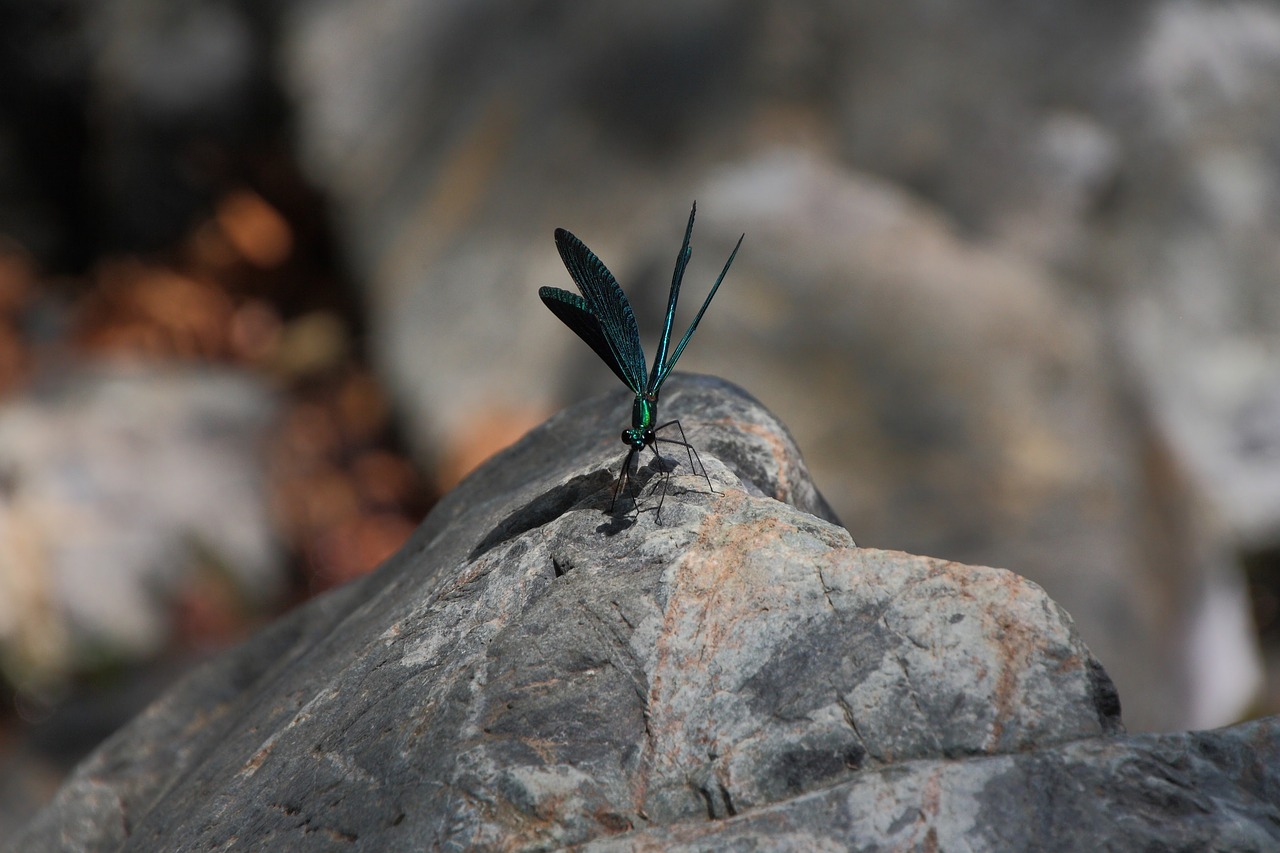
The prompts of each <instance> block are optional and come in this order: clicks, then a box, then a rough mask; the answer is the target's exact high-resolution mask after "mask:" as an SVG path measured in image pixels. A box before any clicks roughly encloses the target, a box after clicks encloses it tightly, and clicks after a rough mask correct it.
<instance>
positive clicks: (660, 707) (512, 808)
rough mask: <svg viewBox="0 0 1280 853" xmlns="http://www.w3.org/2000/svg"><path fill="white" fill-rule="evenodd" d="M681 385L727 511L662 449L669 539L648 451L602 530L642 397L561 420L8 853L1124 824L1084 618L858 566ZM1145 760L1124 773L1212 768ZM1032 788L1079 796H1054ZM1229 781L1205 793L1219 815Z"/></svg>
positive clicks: (1091, 829) (877, 564) (710, 400)
mask: <svg viewBox="0 0 1280 853" xmlns="http://www.w3.org/2000/svg"><path fill="white" fill-rule="evenodd" d="M667 388H668V390H669V393H668V394H667V395H666V396H665V397H664V400H663V405H664V413H665V414H667V415H669V416H678V417H680V418H681V419H682V421H683V423H684V427H685V430H686V431H687V433H688V436H689V439H690V440H691V441H692V442H693V443H694V444H695V445H696V446H697V447H698V449H699V451H700V453H701V456H702V459H703V460H704V461H705V462H706V463H707V470H708V474H709V476H710V478H711V480H712V482H713V483H714V484H715V493H714V494H713V493H711V492H710V491H708V490H707V488H706V481H705V480H704V479H702V477H700V476H696V475H693V474H692V472H690V470H689V469H688V467H687V464H683V460H682V459H681V458H680V457H678V456H672V457H671V459H670V461H671V462H674V463H675V466H674V471H673V472H672V473H671V478H670V480H669V481H667V482H666V484H665V485H666V489H667V491H666V494H665V497H662V498H661V499H662V508H661V516H660V518H659V516H658V513H657V503H658V500H659V498H660V497H661V495H662V491H661V490H662V488H663V478H664V477H665V476H666V473H665V472H664V471H662V470H660V469H658V468H656V467H654V465H653V464H652V462H651V460H652V456H650V457H649V459H646V460H645V462H644V464H643V465H642V467H641V469H640V471H639V472H638V477H637V479H638V481H639V482H640V483H641V484H642V489H641V492H640V494H639V498H638V501H636V502H635V505H634V506H633V505H632V504H631V502H630V501H627V500H626V499H624V502H623V503H622V505H620V506H619V508H618V510H619V511H618V512H617V513H615V514H612V515H611V514H608V513H606V512H604V510H605V509H607V507H608V506H609V502H610V499H611V496H612V486H613V483H614V477H615V475H616V466H617V465H618V462H619V461H620V459H621V458H622V456H623V451H622V447H621V445H619V444H618V442H617V438H616V431H617V430H616V428H615V427H616V426H617V425H618V424H620V423H624V422H625V418H626V415H627V412H628V411H629V407H630V400H628V399H626V398H625V397H624V396H622V395H611V396H609V397H605V398H600V399H597V400H594V401H590V402H588V403H585V404H583V405H582V406H580V407H577V408H575V409H572V410H569V411H567V412H565V413H562V414H561V415H559V416H557V417H556V418H554V419H552V420H551V421H549V422H548V423H547V424H545V425H544V426H543V427H541V428H539V429H538V430H535V431H534V432H533V433H531V434H530V435H528V436H527V437H526V438H525V439H524V440H522V441H521V442H520V443H518V444H517V445H515V446H514V447H512V448H511V449H510V450H509V451H506V452H505V453H503V454H501V455H500V456H498V457H496V458H495V459H494V460H492V461H491V462H490V463H489V464H488V465H486V466H485V467H483V468H482V469H480V470H479V471H477V472H476V474H475V475H473V476H472V477H471V478H469V479H468V480H467V481H465V482H464V483H463V484H462V485H461V486H460V487H459V488H458V489H457V490H455V491H454V492H453V493H451V494H450V495H449V496H448V497H446V499H445V500H444V501H443V502H442V503H441V504H440V506H439V507H438V508H437V510H436V511H435V512H433V514H432V515H431V516H430V517H429V518H428V519H427V521H426V522H424V524H423V526H422V527H421V528H420V530H419V531H418V533H417V534H416V535H415V537H414V538H413V540H412V541H411V542H410V543H408V544H407V545H406V546H405V548H404V549H403V550H402V551H401V552H400V553H399V554H398V555H396V556H395V557H393V558H392V559H391V560H389V561H388V562H387V563H386V564H385V565H384V566H383V567H382V568H381V569H380V570H379V571H378V572H376V573H375V574H373V575H371V576H369V577H367V578H365V579H364V580H362V581H360V582H358V583H354V584H351V585H349V586H347V587H344V588H342V589H340V590H337V591H336V592H334V593H333V594H331V595H328V596H325V597H323V598H321V599H318V600H317V601H315V602H312V603H311V604H309V605H308V606H306V607H303V608H301V609H299V610H298V611H296V612H294V613H293V614H291V615H290V616H289V617H287V618H286V619H284V620H282V621H281V622H279V623H278V624H276V625H274V626H273V627H271V628H270V629H269V630H267V631H265V632H263V633H262V634H260V635H259V636H257V637H255V638H254V639H252V640H251V641H249V642H248V643H246V644H245V645H244V646H242V647H240V648H239V649H237V650H235V651H233V652H231V653H229V654H227V655H225V656H223V657H222V658H220V659H219V660H217V661H215V662H213V663H212V664H211V665H209V666H207V667H205V668H203V669H201V670H199V671H197V672H195V673H193V674H192V675H191V676H190V677H189V678H188V679H186V681H185V682H183V683H182V684H180V685H179V686H177V687H176V688H175V689H174V690H172V691H171V692H170V693H169V694H168V695H167V696H165V697H164V698H163V699H162V700H161V701H159V702H158V703H157V704H156V705H154V706H153V707H152V708H151V709H149V710H148V711H147V712H146V713H144V714H143V715H142V716H141V717H140V718H139V719H137V720H136V721H135V722H134V723H132V724H131V725H130V726H128V727H126V728H125V729H123V730H122V731H120V732H119V733H118V734H117V735H115V736H114V737H113V738H112V739H111V740H109V741H108V742H107V743H105V744H104V745H103V746H102V747H101V748H100V749H99V750H98V751H97V752H96V753H95V754H94V755H93V756H91V757H90V759H88V760H87V761H86V762H85V763H84V764H83V765H82V766H81V767H80V768H79V769H78V770H77V772H76V773H75V774H74V776H73V777H72V778H71V780H70V781H69V782H68V783H67V785H66V786H65V787H64V788H63V790H62V791H61V792H60V793H59V795H58V797H57V798H56V799H55V801H54V803H53V804H52V805H51V806H50V807H49V808H48V809H46V810H45V811H44V812H43V813H42V814H40V815H39V816H37V818H36V819H35V820H34V821H33V822H32V823H31V824H30V825H29V826H28V827H27V828H26V829H25V831H24V832H23V833H21V834H20V835H19V836H18V837H17V838H16V839H13V840H12V843H13V845H14V846H13V847H12V849H15V850H16V849H22V850H57V849H66V850H73V849H74V850H106V849H111V850H116V849H123V850H152V849H166V850H196V849H211V848H213V849H246V850H247V849H299V850H328V849H345V848H348V847H351V846H355V847H357V848H359V849H369V850H382V849H435V848H449V849H464V848H475V847H482V848H505V849H545V848H548V847H553V846H557V845H562V844H573V843H600V844H606V842H607V844H614V845H621V846H622V847H623V848H628V847H631V846H634V845H641V846H643V845H646V844H649V845H655V844H656V845H662V846H665V845H668V844H672V845H677V844H685V845H686V846H688V847H689V848H690V849H717V848H721V847H725V846H728V845H730V844H734V843H742V842H743V841H744V840H748V839H757V840H761V839H763V840H765V841H767V842H768V843H770V844H772V843H774V841H777V842H778V843H791V844H800V843H801V839H817V840H820V839H828V840H830V841H835V842H836V843H837V844H840V845H846V846H860V847H866V848H868V849H876V848H877V847H878V846H881V845H890V844H898V843H904V842H912V841H913V840H914V841H921V842H923V841H924V840H927V839H928V838H941V837H947V838H952V839H955V840H957V841H959V840H963V841H965V843H968V844H971V845H972V846H973V847H974V848H976V849H996V848H997V847H998V846H999V841H1000V839H1003V838H1023V837H1026V838H1030V839H1032V840H1033V841H1035V842H1044V841H1045V840H1046V835H1045V834H1044V833H1049V835H1048V836H1047V838H1049V839H1052V838H1054V837H1055V834H1056V833H1066V835H1064V836H1063V837H1070V838H1075V837H1076V834H1078V833H1093V834H1095V835H1098V834H1099V833H1103V832H1105V831H1106V830H1107V827H1105V826H1102V825H1099V824H1090V823H1089V822H1088V821H1080V822H1078V823H1077V824H1074V825H1072V826H1071V827H1069V828H1067V827H1062V826H1049V827H1040V823H1039V821H1041V820H1042V819H1043V817H1044V815H1042V814H1040V813H1039V812H1038V810H1039V809H1042V808H1048V807H1050V806H1052V807H1053V808H1055V809H1059V810H1061V809H1064V808H1075V809H1080V810H1084V811H1082V813H1086V812H1087V813H1093V812H1094V811H1097V810H1098V809H1103V808H1106V807H1107V805H1106V803H1105V802H1098V803H1095V802H1094V799H1092V798H1097V797H1100V796H1101V795H1100V794H1099V793H1098V791H1099V789H1098V788H1093V787H1090V788H1081V787H1079V786H1078V785H1077V784H1076V783H1075V782H1074V781H1072V780H1073V779H1075V778H1077V777H1076V776H1074V775H1073V774H1074V773H1077V772H1078V773H1080V774H1084V776H1082V777H1080V778H1085V777H1088V778H1098V779H1102V778H1104V777H1105V776H1106V775H1107V772H1106V765H1105V762H1107V761H1111V762H1119V761H1122V760H1137V759H1135V758H1134V752H1133V750H1136V749H1138V748H1139V747H1137V746H1130V745H1129V741H1127V740H1125V739H1123V738H1120V737H1118V735H1119V733H1120V731H1121V724H1120V712H1119V702H1118V698H1117V696H1116V694H1115V691H1114V689H1113V688H1112V686H1111V682H1110V680H1109V679H1108V678H1107V676H1106V674H1105V673H1104V672H1103V670H1102V667H1101V665H1100V664H1099V663H1098V661H1096V660H1095V659H1094V658H1093V657H1092V655H1091V654H1090V653H1089V651H1088V649H1087V648H1086V647H1085V645H1084V643H1083V642H1082V640H1081V639H1080V637H1079V636H1078V635H1077V634H1076V632H1075V630H1074V627H1073V624H1072V621H1071V619H1070V617H1069V616H1067V615H1066V613H1065V612H1064V611H1062V610H1061V609H1060V608H1059V607H1057V606H1056V605H1055V604H1054V603H1053V602H1052V601H1051V600H1050V599H1048V597H1047V596H1045V594H1044V593H1043V591H1042V590H1040V589H1039V588H1038V587H1036V586H1035V585H1034V584H1031V583H1029V582H1027V581H1025V580H1023V579H1022V578H1020V577H1018V576H1017V575H1014V574H1012V573H1010V572H1007V571H1003V570H999V569H990V568H981V567H972V566H964V565H959V564H955V563H947V562H944V561H940V560H934V559H928V558H922V557H913V556H910V555H906V554H900V553H893V552H885V551H876V550H868V549H859V548H857V547H856V546H855V545H854V543H853V541H852V539H851V538H850V536H849V534H848V532H847V531H845V530H844V529H843V528H841V527H839V526H837V525H835V524H833V523H831V521H829V520H824V519H822V518H820V517H819V515H828V516H829V515H830V513H829V511H828V510H826V508H825V506H824V504H823V502H822V500H821V497H820V496H819V495H818V494H817V492H816V491H815V490H814V489H813V488H812V485H811V484H809V483H808V481H807V474H806V473H805V471H804V465H803V462H802V461H801V459H800V457H799V455H798V453H797V451H796V448H795V445H794V444H793V443H792V441H791V439H790V437H789V436H788V434H787V432H786V430H785V428H783V427H782V425H781V424H779V423H778V422H777V421H776V420H775V419H773V418H772V416H770V415H769V414H768V413H767V412H766V411H764V410H763V409H761V408H760V407H759V406H758V404H756V403H755V402H754V401H753V400H751V399H750V398H749V397H747V396H746V395H745V394H743V393H742V392H741V391H738V390H737V389H735V388H733V387H732V386H728V385H727V384H725V383H722V382H720V381H718V380H712V379H709V378H702V377H689V376H677V377H675V378H674V379H673V380H672V381H671V382H670V383H669V385H668V386H667ZM606 427H608V428H606ZM666 467H671V466H670V465H668V466H666ZM655 492H656V493H655ZM779 497H785V498H787V502H782V501H780V500H778V498H779ZM806 510H807V511H806ZM814 513H818V515H815V514H814ZM659 522H660V523H659ZM1267 731H1268V730H1263V729H1260V730H1259V733H1258V735H1257V736H1256V737H1255V738H1254V742H1255V744H1256V745H1257V746H1258V749H1259V751H1260V753H1261V752H1265V751H1266V750H1268V749H1271V750H1272V751H1274V750H1273V748H1272V747H1271V746H1270V740H1269V738H1270V737H1271V736H1270V734H1268V733H1267ZM1150 742H1151V743H1155V744H1159V741H1157V740H1152V741H1150ZM1210 743H1211V741H1203V740H1202V742H1201V747H1200V748H1201V752H1202V753H1204V755H1205V757H1204V758H1203V759H1202V760H1201V764H1205V765H1212V766H1215V767H1216V766H1217V765H1218V764H1221V763H1222V761H1223V760H1224V757H1223V755H1221V754H1218V753H1215V752H1213V750H1210V749H1209V748H1208V744H1210ZM1177 749H1178V748H1177V747H1168V748H1167V749H1166V752H1168V750H1173V751H1174V752H1176V751H1177ZM1143 760H1145V761H1149V762H1152V765H1151V766H1152V771H1151V773H1150V774H1148V773H1147V772H1146V771H1142V772H1140V773H1137V774H1135V776H1137V777H1143V778H1145V777H1146V776H1148V775H1154V776H1156V777H1159V775H1160V767H1161V766H1163V765H1162V764H1161V762H1164V764H1172V765H1173V766H1175V767H1178V768H1180V769H1178V770H1177V772H1178V773H1181V774H1182V775H1183V776H1188V778H1189V777H1190V776H1193V775H1194V773H1195V771H1196V768H1195V767H1193V768H1191V769H1190V770H1188V769H1187V768H1186V767H1181V766H1180V765H1179V764H1178V757H1177V755H1175V754H1173V753H1169V755H1167V756H1166V757H1165V758H1160V757H1158V756H1157V757H1148V758H1145V759H1143ZM1073 768H1078V770H1077V769H1073ZM1267 772H1269V771H1265V770H1259V769H1258V768H1255V771H1254V777H1256V779H1258V780H1262V779H1264V778H1265V777H1266V775H1267ZM1090 774H1092V775H1090ZM1041 775H1048V776H1050V777H1052V778H1056V779H1060V780H1061V781H1060V782H1059V783H1058V784H1059V785H1060V786H1061V787H1060V788H1059V789H1057V790H1059V794H1058V795H1055V796H1053V797H1047V798H1046V797H1043V796H1039V795H1038V794H1037V795H1035V796H1033V793H1034V792H1035V791H1036V788H1035V785H1036V784H1038V783H1036V780H1037V779H1039V778H1040V776H1041ZM1160 778H1162V779H1163V781H1161V782H1160V784H1163V785H1166V786H1167V785H1168V784H1170V783H1169V782H1168V781H1167V779H1164V778H1163V777H1160ZM1140 781H1141V780H1140V779H1135V780H1134V782H1133V784H1134V785H1139V784H1140ZM1172 784H1173V785H1174V786H1175V787H1176V786H1178V785H1179V781H1178V780H1174V782H1173V783H1172ZM1258 784H1262V782H1261V781H1259V782H1258ZM1082 791H1088V792H1089V797H1090V798H1091V799H1088V800H1084V801H1082V802H1080V803H1076V804H1075V805H1073V806H1070V807H1067V806H1064V805H1063V804H1062V798H1063V797H1065V798H1067V799H1070V798H1073V797H1074V798H1077V799H1079V798H1081V797H1083V796H1084V795H1083V794H1082V793H1080V792H1082ZM1233 792H1234V789H1233V788H1232V787H1231V786H1230V785H1226V784H1225V783H1224V785H1223V786H1222V790H1221V791H1218V792H1215V793H1213V794H1212V795H1208V794H1207V795H1205V797H1204V798H1202V799H1203V801H1204V803H1205V804H1207V808H1208V809H1209V811H1210V812H1211V813H1215V809H1217V806H1216V805H1215V803H1216V802H1217V800H1215V799H1214V798H1220V799H1223V800H1224V801H1227V800H1230V799H1231V797H1232V796H1233ZM1015 793H1017V794H1019V795H1020V798H1019V797H1017V796H1013V794H1015ZM1073 802H1074V801H1073ZM939 803H945V804H946V808H945V809H944V810H942V811H939ZM1010 803H1017V804H1021V806H1025V809H1024V810H1023V811H1018V810H1017V809H1016V808H1014V806H1013V805H1010ZM1021 806H1020V807H1021ZM1090 810H1092V811H1090ZM1064 813H1065V812H1064ZM981 815H991V816H998V817H999V819H1000V820H1002V821H1005V822H1006V823H1007V824H1008V828H1007V832H1006V831H1005V830H1001V831H1000V832H996V831H995V830H994V829H993V827H991V826H989V825H983V823H982V821H981V820H977V818H978V817H979V816H981ZM1255 816H1256V815H1253V814H1250V815H1246V817H1248V818H1249V820H1253V819H1254V817H1255ZM1178 817H1179V815H1178V814H1170V815H1169V819H1170V820H1171V821H1174V822H1176V820H1175V819H1176V818H1178ZM1200 817H1201V816H1199V815H1198V816H1197V820H1200ZM984 820H985V818H984ZM1212 822H1213V821H1209V820H1200V823H1204V824H1206V825H1207V824H1209V823H1212ZM1238 823H1239V824H1240V825H1239V827H1238V829H1239V831H1240V832H1242V833H1243V832H1245V831H1246V830H1250V831H1251V830H1252V828H1253V827H1254V824H1253V823H1250V822H1249V821H1248V820H1245V819H1244V818H1241V819H1240V821H1238ZM1278 825H1280V824H1273V825H1271V828H1272V829H1273V830H1274V829H1275V828H1276V826H1278ZM1259 831H1262V830H1259ZM721 833H723V835H721ZM1099 837H1101V836H1099ZM1242 837H1243V836H1242ZM769 839H773V840H772V841H770V840H769ZM787 839H790V840H787Z"/></svg>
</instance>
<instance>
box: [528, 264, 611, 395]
mask: <svg viewBox="0 0 1280 853" xmlns="http://www.w3.org/2000/svg"><path fill="white" fill-rule="evenodd" d="M538 296H539V298H541V299H542V302H543V304H544V305H546V306H547V307H548V308H550V309H551V313H552V314H555V315H556V316H557V317H559V318H560V321H561V322H562V323H564V324H565V325H566V326H568V327H569V328H570V329H573V331H574V333H575V334H576V335H577V336H578V337H580V338H582V339H583V340H584V341H586V342H587V346H589V347H591V348H592V349H593V350H595V352H596V355H598V356H600V360H601V361H603V362H604V363H605V364H607V365H609V369H610V370H612V371H613V372H614V373H615V374H617V376H618V378H619V379H621V380H622V381H623V382H624V383H625V384H627V385H630V384H631V380H630V379H628V378H627V375H626V373H624V372H623V370H622V365H620V364H618V360H617V359H616V358H614V355H613V350H611V349H609V342H608V341H607V340H606V339H605V336H604V329H602V328H601V327H600V321H599V320H597V319H596V317H595V315H594V314H592V313H591V309H590V308H588V307H587V301H586V300H585V299H583V298H582V297H581V296H579V295H578V294H576V293H570V292H569V291H567V290H561V289H559V288H558V287H541V288H538Z"/></svg>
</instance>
